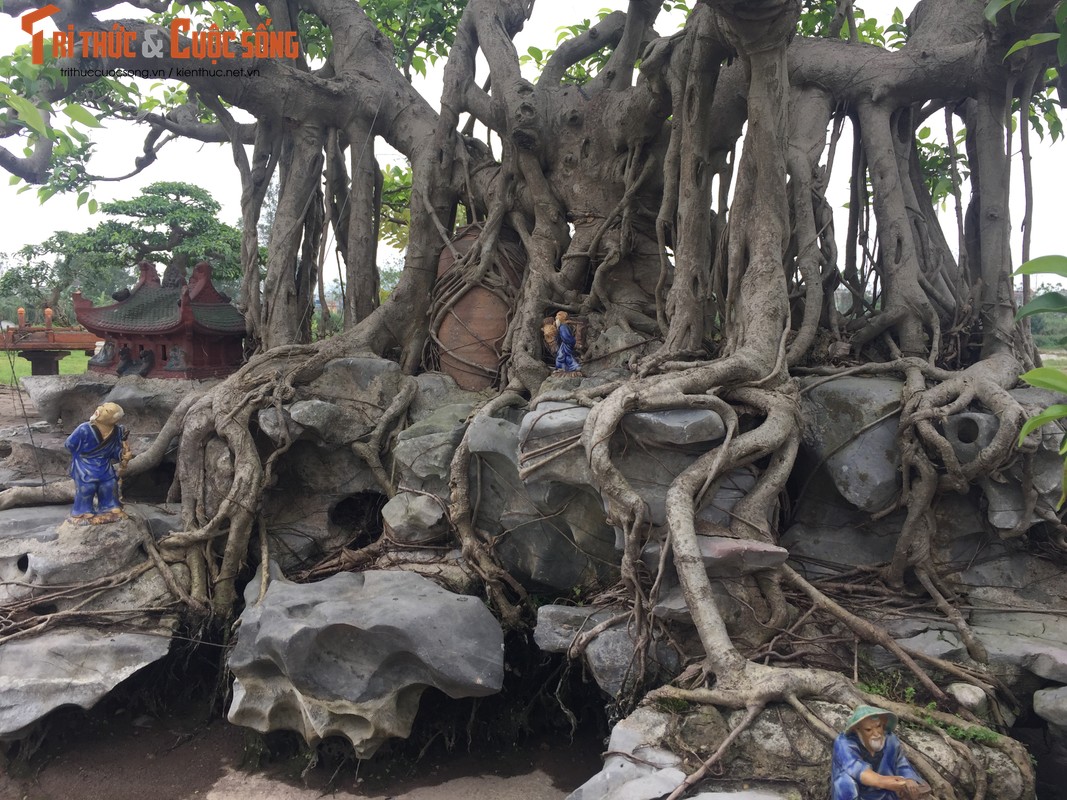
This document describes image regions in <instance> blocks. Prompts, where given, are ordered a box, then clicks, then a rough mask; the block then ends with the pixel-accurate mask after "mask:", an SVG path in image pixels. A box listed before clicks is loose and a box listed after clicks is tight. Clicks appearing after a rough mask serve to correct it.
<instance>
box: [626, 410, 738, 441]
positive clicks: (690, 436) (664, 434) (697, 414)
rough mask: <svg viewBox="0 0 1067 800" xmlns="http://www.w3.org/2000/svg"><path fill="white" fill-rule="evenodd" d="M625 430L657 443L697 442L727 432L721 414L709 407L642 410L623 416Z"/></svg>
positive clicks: (712, 438) (715, 437) (716, 438)
mask: <svg viewBox="0 0 1067 800" xmlns="http://www.w3.org/2000/svg"><path fill="white" fill-rule="evenodd" d="M622 429H623V430H624V431H625V432H626V433H628V434H630V435H631V436H639V437H641V438H642V439H644V440H646V441H648V442H655V443H657V444H675V445H694V444H701V443H705V442H715V441H718V440H719V439H721V438H722V437H723V436H725V435H726V426H725V425H724V424H723V421H722V417H720V416H719V415H718V414H716V413H715V412H714V411H710V410H707V409H681V408H678V409H671V410H667V411H640V412H637V413H634V414H627V415H625V416H624V417H623V418H622Z"/></svg>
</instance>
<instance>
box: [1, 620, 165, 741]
mask: <svg viewBox="0 0 1067 800" xmlns="http://www.w3.org/2000/svg"><path fill="white" fill-rule="evenodd" d="M169 648H170V640H169V638H167V637H166V636H159V635H152V634H150V633H132V632H121V633H120V632H116V631H104V630H96V629H92V628H90V629H81V628H73V629H62V630H54V631H48V632H46V633H43V634H41V635H39V636H35V637H33V638H30V639H20V640H16V641H13V642H8V643H6V644H3V645H0V739H18V738H21V737H22V736H25V735H26V734H27V733H28V732H29V728H30V726H31V725H32V724H33V723H34V722H36V721H37V720H39V719H41V718H42V717H44V716H45V715H46V714H48V713H49V712H50V711H53V710H55V709H57V708H60V707H62V706H70V705H75V706H80V707H81V708H86V709H88V708H92V707H93V705H95V704H96V702H97V701H98V700H100V699H101V698H102V697H104V695H106V694H107V693H108V692H110V691H111V690H112V689H113V688H115V686H117V685H118V684H119V683H121V682H122V681H124V680H125V679H126V678H128V677H130V676H131V675H133V674H134V673H135V672H137V671H138V670H139V669H141V668H142V667H145V666H147V665H148V664H151V663H152V662H153V661H156V660H158V659H160V658H162V657H163V656H164V655H166V653H167V650H168V649H169Z"/></svg>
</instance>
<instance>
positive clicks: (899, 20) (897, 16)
mask: <svg viewBox="0 0 1067 800" xmlns="http://www.w3.org/2000/svg"><path fill="white" fill-rule="evenodd" d="M893 22H895V23H896V24H897V25H903V24H904V12H903V11H901V10H900V9H899V8H894V9H893Z"/></svg>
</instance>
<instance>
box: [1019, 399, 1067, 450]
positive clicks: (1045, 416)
mask: <svg viewBox="0 0 1067 800" xmlns="http://www.w3.org/2000/svg"><path fill="white" fill-rule="evenodd" d="M1064 417H1067V405H1064V404H1062V403H1057V404H1055V405H1051V406H1049V407H1048V408H1046V409H1045V410H1044V411H1042V412H1041V413H1040V414H1038V415H1037V416H1036V417H1030V419H1028V420H1026V422H1025V423H1023V427H1022V430H1020V431H1019V444H1022V443H1023V439H1025V438H1026V437H1027V436H1029V435H1030V433H1032V432H1033V431H1035V430H1037V429H1038V428H1040V427H1041V426H1042V425H1047V424H1048V423H1050V422H1055V421H1056V420H1058V419H1063V418H1064Z"/></svg>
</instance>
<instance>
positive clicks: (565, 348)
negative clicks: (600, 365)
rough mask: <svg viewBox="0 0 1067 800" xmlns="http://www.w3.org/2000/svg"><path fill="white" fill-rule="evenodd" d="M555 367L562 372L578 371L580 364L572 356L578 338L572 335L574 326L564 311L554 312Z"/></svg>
mask: <svg viewBox="0 0 1067 800" xmlns="http://www.w3.org/2000/svg"><path fill="white" fill-rule="evenodd" d="M556 344H557V346H558V348H559V349H558V350H557V351H556V369H558V370H561V371H563V372H578V371H579V370H581V368H582V365H581V364H579V363H578V359H577V358H575V357H574V350H575V347H577V345H578V339H577V337H576V336H575V335H574V326H573V325H572V324H571V323H570V322H568V321H567V312H566V311H557V312H556Z"/></svg>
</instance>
